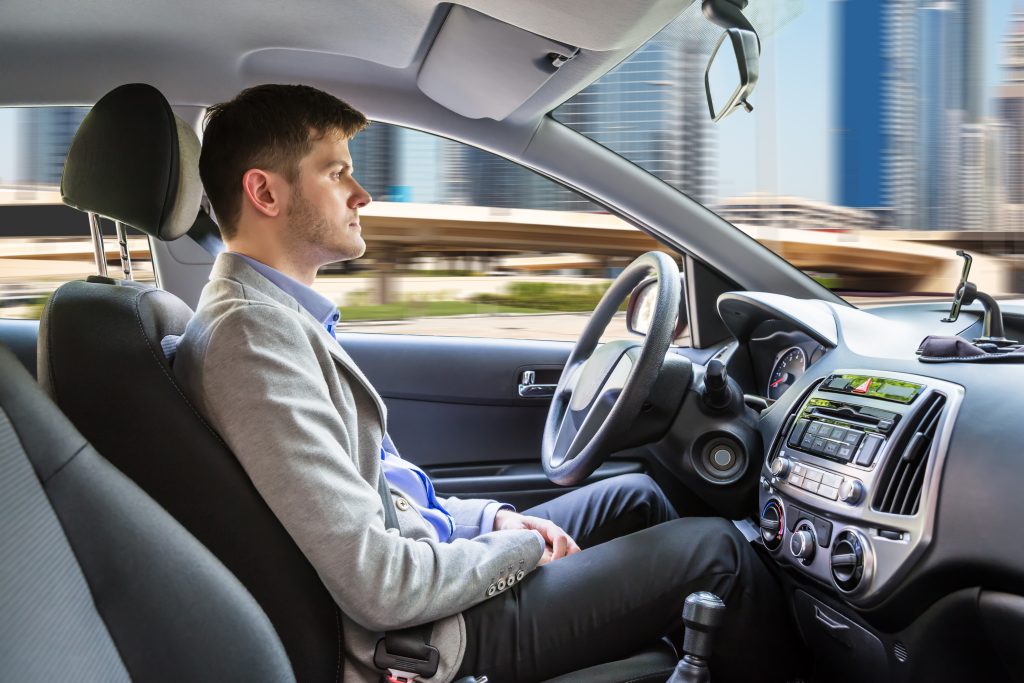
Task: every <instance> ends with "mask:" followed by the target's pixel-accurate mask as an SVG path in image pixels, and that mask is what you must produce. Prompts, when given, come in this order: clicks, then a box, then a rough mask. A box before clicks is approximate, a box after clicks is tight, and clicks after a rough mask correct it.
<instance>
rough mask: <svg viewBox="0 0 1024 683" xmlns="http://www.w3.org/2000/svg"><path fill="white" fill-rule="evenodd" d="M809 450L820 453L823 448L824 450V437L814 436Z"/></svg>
mask: <svg viewBox="0 0 1024 683" xmlns="http://www.w3.org/2000/svg"><path fill="white" fill-rule="evenodd" d="M811 450H812V451H814V452H816V453H821V452H822V451H823V450H825V439H823V438H821V437H820V436H816V437H814V445H813V446H811Z"/></svg>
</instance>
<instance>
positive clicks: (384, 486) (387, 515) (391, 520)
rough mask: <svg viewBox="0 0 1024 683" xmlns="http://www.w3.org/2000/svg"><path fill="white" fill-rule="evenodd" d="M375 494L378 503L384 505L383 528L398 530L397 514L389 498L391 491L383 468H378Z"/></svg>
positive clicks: (393, 502)
mask: <svg viewBox="0 0 1024 683" xmlns="http://www.w3.org/2000/svg"><path fill="white" fill-rule="evenodd" d="M377 494H378V495H379V496H380V502H381V504H382V505H384V528H385V529H398V528H399V527H398V513H397V512H395V501H394V499H393V498H392V497H391V489H389V488H388V480H387V477H385V476H384V468H383V467H381V468H380V476H379V477H377Z"/></svg>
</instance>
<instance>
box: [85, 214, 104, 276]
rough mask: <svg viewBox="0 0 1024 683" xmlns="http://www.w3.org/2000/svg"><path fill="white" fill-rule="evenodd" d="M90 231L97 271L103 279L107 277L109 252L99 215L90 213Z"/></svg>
mask: <svg viewBox="0 0 1024 683" xmlns="http://www.w3.org/2000/svg"><path fill="white" fill-rule="evenodd" d="M89 230H90V231H91V232H92V250H93V254H94V255H95V257H96V270H97V272H99V274H100V275H102V276H103V277H106V276H107V251H106V249H105V248H104V246H103V229H102V228H101V227H100V217H99V214H96V213H93V212H92V211H90V212H89Z"/></svg>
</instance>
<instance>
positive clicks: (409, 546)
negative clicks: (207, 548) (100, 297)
mask: <svg viewBox="0 0 1024 683" xmlns="http://www.w3.org/2000/svg"><path fill="white" fill-rule="evenodd" d="M174 372H175V375H176V376H177V378H178V380H179V381H180V382H181V384H182V386H183V387H184V389H185V391H186V393H188V394H189V397H190V398H191V399H192V400H193V401H194V402H195V404H196V405H198V406H199V407H200V410H201V411H202V412H203V414H204V415H205V417H206V418H207V419H208V420H209V421H210V423H211V424H212V425H213V426H214V428H216V429H217V431H218V432H219V433H220V435H221V436H222V437H223V438H224V440H225V441H226V442H227V444H228V446H230V447H231V450H232V451H233V452H234V454H235V456H236V457H237V458H238V460H239V462H241V464H242V467H243V468H244V469H245V471H246V472H247V473H248V475H249V477H250V478H251V479H252V482H253V484H254V485H255V486H256V488H257V490H259V492H260V494H261V495H262V496H263V498H264V499H265V500H266V501H267V504H268V505H269V506H270V508H271V509H272V510H273V511H274V514H276V515H277V517H278V518H279V519H280V520H281V523H282V524H283V525H284V527H285V529H287V530H288V533H289V534H291V536H292V538H294V539H295V542H296V544H298V546H299V548H301V549H302V552H303V553H305V555H306V557H307V558H309V561H310V563H311V564H312V565H313V567H314V568H315V569H316V571H317V573H318V574H319V575H320V578H321V579H322V580H323V582H324V585H325V586H326V587H327V589H328V590H329V591H330V593H331V595H332V596H333V597H334V599H335V601H336V602H337V603H338V605H339V606H340V608H341V611H342V613H343V615H344V620H345V623H344V631H345V650H346V658H345V659H346V666H345V677H344V680H345V681H353V682H354V681H365V682H366V683H371V682H372V683H376V682H377V681H378V680H379V673H378V672H377V671H376V669H375V668H374V667H373V649H374V646H375V645H376V642H377V640H378V639H379V638H380V637H381V635H382V632H383V631H389V630H393V629H398V628H403V627H406V626H412V625H416V624H423V623H427V622H435V624H434V631H433V637H432V642H433V644H434V646H435V647H437V649H438V650H439V651H440V655H441V658H440V659H441V661H440V667H439V668H438V672H437V674H436V675H435V676H434V677H433V679H431V680H432V681H437V682H438V683H447V682H448V681H450V680H451V679H452V678H453V677H454V674H455V672H456V671H457V670H458V667H459V665H460V663H461V662H462V657H463V655H464V653H465V644H466V627H465V621H464V620H463V618H462V615H461V612H462V611H464V610H466V609H468V608H470V607H472V606H473V605H476V604H477V603H480V602H482V601H484V600H485V599H487V598H488V597H490V596H492V595H495V594H496V593H497V592H499V591H498V590H497V588H496V585H497V584H498V582H499V580H500V579H506V581H503V582H502V585H507V583H509V578H510V577H517V576H518V577H519V579H521V578H522V576H523V574H520V573H519V572H523V573H525V572H529V571H530V570H532V569H533V568H534V567H535V566H536V565H537V562H538V561H539V560H540V556H541V552H542V550H541V544H540V543H539V541H538V538H537V536H536V534H535V533H534V532H532V531H501V532H490V533H485V534H482V535H480V536H477V537H476V538H472V539H465V538H460V539H456V540H454V541H452V542H450V543H438V542H437V541H435V540H433V538H432V536H431V533H430V528H429V525H428V524H427V523H426V522H425V521H424V520H423V518H422V517H421V516H420V515H419V514H418V513H417V512H416V511H415V509H414V508H412V506H408V505H404V504H402V503H404V501H399V502H398V504H397V505H396V508H397V513H398V522H399V527H400V530H399V531H397V532H396V531H394V530H392V531H390V532H389V531H387V530H386V529H385V524H384V508H383V505H382V503H381V498H380V495H379V494H378V491H377V487H376V484H377V481H378V477H379V473H380V466H381V465H380V463H381V460H380V446H381V439H382V437H383V435H384V432H385V429H386V419H387V410H386V408H385V406H384V402H383V401H382V400H381V398H380V396H379V395H378V394H377V392H376V391H374V389H373V387H372V386H371V385H370V383H369V381H367V379H366V377H364V376H363V374H362V372H360V370H359V368H358V367H356V364H355V362H353V360H352V359H351V358H350V357H349V356H348V354H347V353H345V351H344V350H343V349H342V348H341V346H340V345H339V344H338V343H337V342H336V341H335V340H334V338H333V337H332V336H331V335H330V333H328V332H327V330H325V329H324V327H323V326H322V325H321V324H320V322H319V321H317V320H316V319H314V318H313V316H311V315H310V314H309V313H308V312H306V310H305V309H303V308H302V307H301V306H300V305H299V304H298V303H297V302H296V301H295V299H294V298H292V297H291V296H289V295H288V294H285V293H284V292H283V291H282V290H281V289H280V288H278V287H277V286H276V285H274V284H273V283H271V282H270V281H269V280H267V279H266V278H264V277H263V276H262V275H260V274H259V273H257V272H256V271H255V270H254V269H253V268H251V267H250V266H249V265H248V264H246V263H245V262H244V260H243V259H241V258H239V257H237V256H235V255H233V254H230V253H225V254H221V255H220V256H219V257H218V258H217V262H216V263H215V264H214V267H213V272H212V274H211V276H210V282H209V284H207V285H206V287H205V288H204V290H203V294H202V297H201V299H200V301H199V308H198V310H197V312H196V315H195V317H194V318H193V319H192V320H191V321H190V322H189V324H188V327H187V329H186V331H185V334H184V336H183V337H182V340H181V344H180V345H179V347H178V351H177V355H176V357H175V361H174ZM392 495H393V496H395V497H396V500H397V499H398V498H400V497H401V496H402V495H403V494H402V493H401V492H400V491H398V490H397V489H392ZM486 502H487V501H459V500H457V499H448V500H447V501H445V505H446V506H447V507H448V509H449V510H450V511H451V512H452V514H453V515H454V516H455V517H456V522H457V523H458V524H460V525H464V524H472V523H474V522H473V520H475V523H476V524H479V519H480V512H481V507H482V506H483V505H485V504H486ZM505 590H507V588H506V589H505Z"/></svg>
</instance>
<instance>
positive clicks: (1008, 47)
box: [995, 10, 1024, 229]
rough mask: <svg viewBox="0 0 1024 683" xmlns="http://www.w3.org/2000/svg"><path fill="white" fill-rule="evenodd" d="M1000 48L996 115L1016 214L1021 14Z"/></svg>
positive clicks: (1023, 59)
mask: <svg viewBox="0 0 1024 683" xmlns="http://www.w3.org/2000/svg"><path fill="white" fill-rule="evenodd" d="M1003 46H1004V47H1003V50H1004V52H1003V82H1002V84H1001V85H1000V86H999V88H998V89H997V90H996V99H995V112H996V116H998V117H999V119H1000V120H1001V121H1002V123H1003V125H1004V126H1005V132H1004V134H1005V140H1004V143H1005V147H1004V149H1005V150H1006V154H1005V161H1004V163H1005V172H1006V193H1007V196H1006V200H1007V202H1009V203H1010V204H1014V205H1017V206H1016V208H1017V209H1018V212H1019V211H1020V207H1022V206H1024V10H1020V11H1018V12H1017V13H1016V14H1015V15H1014V16H1013V19H1012V20H1011V21H1010V30H1009V31H1008V32H1007V35H1006V37H1005V39H1004V41H1003ZM1015 227H1017V228H1021V229H1024V225H1017V226H1015Z"/></svg>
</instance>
